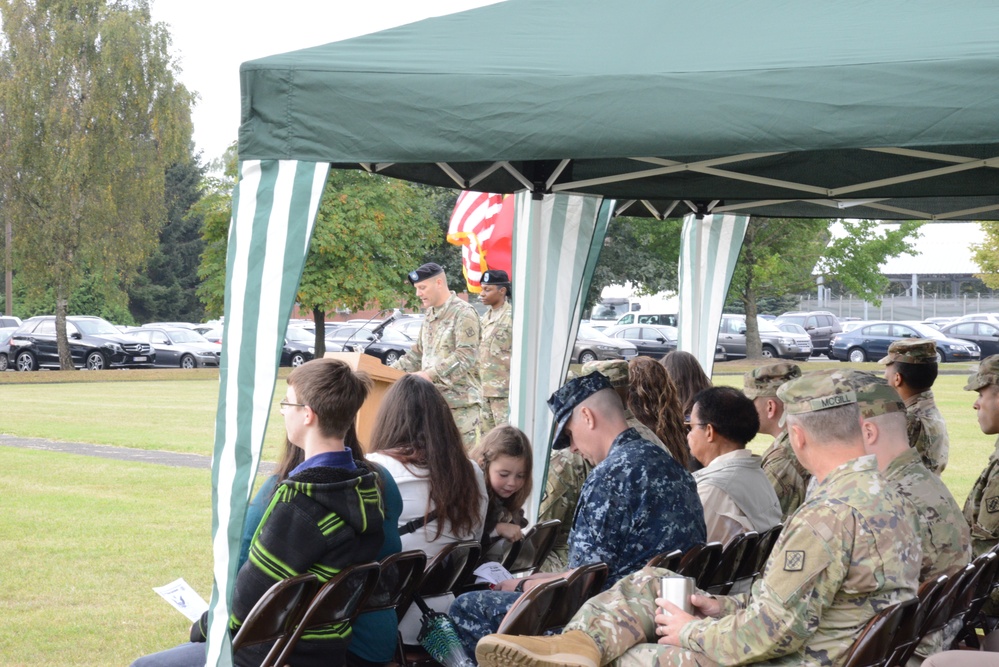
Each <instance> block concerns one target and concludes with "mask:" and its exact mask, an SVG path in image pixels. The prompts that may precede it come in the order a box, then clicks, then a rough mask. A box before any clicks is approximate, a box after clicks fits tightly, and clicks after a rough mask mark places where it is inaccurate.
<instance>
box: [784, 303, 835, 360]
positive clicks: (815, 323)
mask: <svg viewBox="0 0 999 667" xmlns="http://www.w3.org/2000/svg"><path fill="white" fill-rule="evenodd" d="M777 322H791V323H792V324H797V325H800V326H801V328H802V329H804V330H805V332H806V333H807V334H808V337H809V338H811V339H812V354H826V355H828V354H829V347H830V342H829V341H830V340H831V339H832V337H833V336H834V335H836V334H838V333H841V332H842V331H843V327H842V326H840V323H839V320H838V319H836V316H835V315H833V314H832V313H830V312H829V311H826V310H813V311H811V312H808V313H784V314H783V315H781V316H780V317H778V318H777Z"/></svg>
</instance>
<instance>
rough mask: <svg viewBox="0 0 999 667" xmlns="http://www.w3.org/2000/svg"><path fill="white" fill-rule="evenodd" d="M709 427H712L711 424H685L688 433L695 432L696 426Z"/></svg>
mask: <svg viewBox="0 0 999 667" xmlns="http://www.w3.org/2000/svg"><path fill="white" fill-rule="evenodd" d="M709 425H710V423H709V422H687V423H685V424H684V426H685V427H687V433H690V432H691V431H693V430H694V427H695V426H697V427H698V428H704V427H705V426H709Z"/></svg>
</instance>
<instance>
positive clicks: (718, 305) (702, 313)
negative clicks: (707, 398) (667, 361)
mask: <svg viewBox="0 0 999 667" xmlns="http://www.w3.org/2000/svg"><path fill="white" fill-rule="evenodd" d="M748 225H749V216H745V215H706V216H704V217H703V218H700V219H699V218H697V217H696V216H694V215H688V216H686V217H685V218H684V219H683V232H682V237H681V240H680V316H679V319H680V322H679V324H680V327H679V329H680V332H679V340H678V342H677V349H680V350H683V351H685V352H690V353H691V354H693V355H694V356H695V357H697V360H698V361H699V362H700V363H701V368H703V369H704V372H705V373H707V374H708V377H711V373H712V370H713V368H714V356H715V346H716V345H717V344H718V326H719V325H720V324H721V316H722V310H723V309H724V307H725V297H726V296H727V295H728V287H729V283H731V282H732V272H733V271H734V270H735V262H736V260H737V259H739V251H740V250H742V240H743V238H745V236H746V227H747V226H748Z"/></svg>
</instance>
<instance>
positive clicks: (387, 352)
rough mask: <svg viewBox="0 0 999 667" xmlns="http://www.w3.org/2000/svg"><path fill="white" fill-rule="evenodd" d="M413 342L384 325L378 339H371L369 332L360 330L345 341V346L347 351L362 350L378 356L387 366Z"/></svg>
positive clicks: (405, 351)
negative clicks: (348, 341) (351, 338)
mask: <svg viewBox="0 0 999 667" xmlns="http://www.w3.org/2000/svg"><path fill="white" fill-rule="evenodd" d="M359 339H363V340H359ZM413 342H414V341H413V339H412V338H410V337H409V336H407V335H406V334H404V333H402V332H401V331H397V330H395V329H393V328H391V327H386V328H385V330H384V331H382V335H381V339H380V340H371V336H370V335H369V334H367V333H364V332H362V334H358V335H357V336H355V337H354V340H353V341H352V342H350V343H347V348H348V349H349V351H353V352H364V353H365V354H370V355H371V356H372V357H378V358H379V359H380V360H381V362H382V363H383V364H385V365H386V366H389V365H391V364H393V363H394V362H395V361H396V360H397V359H399V358H400V357H402V356H403V355H404V354H406V353H407V352H409V348H411V347H413Z"/></svg>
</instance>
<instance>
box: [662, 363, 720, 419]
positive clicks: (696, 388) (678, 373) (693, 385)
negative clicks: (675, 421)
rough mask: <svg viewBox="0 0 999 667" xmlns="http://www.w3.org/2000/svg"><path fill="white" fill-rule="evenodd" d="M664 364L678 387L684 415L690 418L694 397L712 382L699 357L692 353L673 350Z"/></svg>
mask: <svg viewBox="0 0 999 667" xmlns="http://www.w3.org/2000/svg"><path fill="white" fill-rule="evenodd" d="M662 363H663V366H664V367H665V368H666V372H667V373H669V376H670V379H671V380H673V383H674V384H675V385H676V391H677V396H678V397H679V399H680V405H681V407H682V408H683V415H684V417H689V416H690V411H691V410H692V409H693V408H694V396H696V395H697V394H698V393H700V392H702V391H704V390H705V389H707V388H708V387H710V386H711V380H709V379H708V376H707V375H706V374H705V373H704V369H703V368H701V364H700V363H699V362H698V361H697V357H695V356H694V355H692V354H691V353H690V352H683V351H681V350H673V351H672V352H670V353H669V354H667V355H666V356H665V357H663V362H662Z"/></svg>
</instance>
